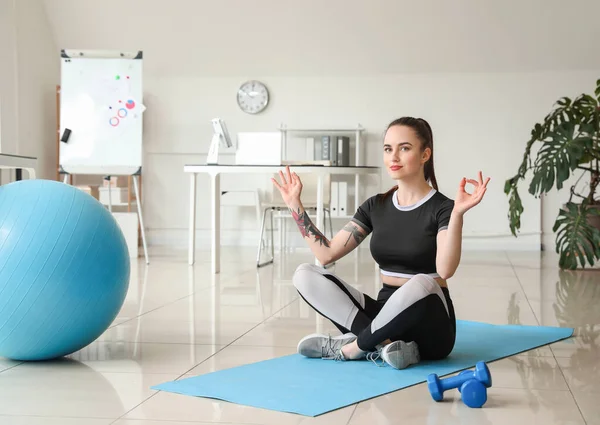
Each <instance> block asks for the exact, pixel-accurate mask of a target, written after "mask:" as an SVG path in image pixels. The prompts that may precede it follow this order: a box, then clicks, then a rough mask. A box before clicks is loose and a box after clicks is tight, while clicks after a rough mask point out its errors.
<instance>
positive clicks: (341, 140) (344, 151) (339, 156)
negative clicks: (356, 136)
mask: <svg viewBox="0 0 600 425" xmlns="http://www.w3.org/2000/svg"><path fill="white" fill-rule="evenodd" d="M335 144H336V148H337V149H336V150H335V151H334V152H336V164H335V165H338V166H340V167H349V166H350V138H349V137H347V136H339V137H338V138H337V139H336V143H335Z"/></svg>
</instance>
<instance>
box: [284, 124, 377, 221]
mask: <svg viewBox="0 0 600 425" xmlns="http://www.w3.org/2000/svg"><path fill="white" fill-rule="evenodd" d="M278 130H279V131H280V132H281V144H282V146H281V152H283V159H288V158H287V142H288V137H289V136H290V135H291V134H296V135H306V136H310V135H323V134H327V135H340V134H346V135H354V140H355V148H354V152H355V159H354V164H351V166H361V165H365V164H363V160H362V153H363V152H362V140H361V139H362V138H361V136H362V133H363V132H364V131H365V128H364V127H363V126H361V125H360V123H359V124H357V125H356V127H347V128H344V127H341V128H339V127H338V128H335V127H333V128H296V127H289V128H288V127H287V126H286V125H285V124H283V123H282V124H281V126H280V127H279V128H278ZM359 187H360V176H359V175H358V174H355V175H354V207H355V208H354V211H356V210H357V209H358V207H359V206H360V201H359V200H360V197H359ZM352 217H353V216H350V215H343V216H332V217H331V218H332V219H334V218H346V219H350V218H352Z"/></svg>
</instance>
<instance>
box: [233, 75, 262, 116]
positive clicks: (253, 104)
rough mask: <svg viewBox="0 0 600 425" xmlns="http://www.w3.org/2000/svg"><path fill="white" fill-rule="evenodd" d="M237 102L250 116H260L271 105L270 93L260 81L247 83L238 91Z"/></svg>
mask: <svg viewBox="0 0 600 425" xmlns="http://www.w3.org/2000/svg"><path fill="white" fill-rule="evenodd" d="M237 102H238V105H239V107H240V109H241V110H242V111H244V112H246V113H248V114H258V113H259V112H261V111H263V110H264V109H265V108H266V107H267V105H268V103H269V91H268V90H267V87H266V86H265V85H264V84H263V83H261V82H260V81H256V80H251V81H247V82H245V83H244V84H242V85H241V86H240V88H239V89H238V93H237Z"/></svg>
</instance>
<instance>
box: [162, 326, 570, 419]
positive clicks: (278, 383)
mask: <svg viewBox="0 0 600 425" xmlns="http://www.w3.org/2000/svg"><path fill="white" fill-rule="evenodd" d="M572 334H573V329H571V328H556V327H543V326H519V325H503V326H499V325H490V324H487V323H478V322H467V321H457V332H456V345H455V347H454V350H453V351H452V353H451V354H450V356H448V357H447V358H446V359H444V360H439V361H431V362H421V363H419V364H417V365H413V366H411V367H409V368H407V369H404V370H396V369H393V368H391V367H389V366H386V367H377V366H375V365H374V364H373V363H372V362H369V361H366V360H365V361H345V362H336V361H334V360H322V359H308V358H306V357H303V356H300V355H298V354H293V355H289V356H283V357H279V358H276V359H272V360H265V361H261V362H258V363H252V364H248V365H244V366H239V367H235V368H231V369H225V370H221V371H218V372H213V373H207V374H205V375H200V376H195V377H192V378H186V379H182V380H179V381H172V382H167V383H164V384H160V385H157V386H154V387H152V389H156V390H161V391H168V392H173V393H178V394H184V395H191V396H198V397H208V398H214V399H219V400H226V401H230V402H233V403H238V404H243V405H247V406H254V407H260V408H263V409H271V410H277V411H281V412H290V413H299V414H302V415H306V416H318V415H321V414H323V413H327V412H330V411H332V410H336V409H339V408H342V407H345V406H348V405H351V404H354V403H358V402H360V401H363V400H367V399H370V398H373V397H377V396H380V395H382V394H386V393H389V392H392V391H396V390H399V389H401V388H406V387H409V386H411V385H415V384H418V383H421V382H425V381H426V380H427V375H429V374H430V373H437V374H438V375H439V376H444V375H448V374H451V373H454V372H457V371H459V370H463V369H467V368H470V367H473V366H475V364H476V363H477V362H478V361H481V360H483V361H486V362H490V361H492V360H498V359H501V358H503V357H508V356H511V355H514V354H517V353H520V352H523V351H527V350H531V349H533V348H536V347H540V346H542V345H546V344H550V343H552V342H555V341H559V340H561V339H564V338H568V337H570V336H571V335H572ZM492 380H493V376H492ZM425 395H426V394H424V396H425Z"/></svg>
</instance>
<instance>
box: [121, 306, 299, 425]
mask: <svg viewBox="0 0 600 425" xmlns="http://www.w3.org/2000/svg"><path fill="white" fill-rule="evenodd" d="M297 300H298V297H296V298H294V299H293V300H292V301H290V302H289V303H287V304H286V305H284V306H283V307H281V308H280V309H279V310H277V311H275V312H273V314H271V315H270V316H269V317H267V318H265V319H264V320H262V321H261V322H260V323H258V324H256V326H254V327H252V328H250V329H249V330H247V331H246V332H244V333H243V334H242V335H240V336H239V337H237V338H236V339H234V340H233V341H231V342H230V343H229V344H227V345H225V346H223V347H221V349H219V350H217V351H215V353H213V354H211V355H210V356H208V357H207V358H205V359H204V360H202V361H201V362H200V363H198V364H197V365H195V366H193V367H191V368H190V369H188V370H187V371H185V372H183V373H182V374H181V375H179V376H178V377H177V378H175V379H174V381H176V380H178V379H180V378H182V377H184V376H185V375H186V374H187V373H189V372H190V371H192V370H193V369H195V368H197V367H198V366H200V365H201V364H203V363H204V362H206V361H207V360H209V359H211V358H212V357H214V356H216V355H217V354H218V353H220V352H221V351H223V350H225V349H226V348H227V347H229V346H231V345H232V344H233V343H234V342H235V341H237V340H239V339H240V338H242V337H243V336H244V335H246V334H248V333H249V332H251V331H253V330H254V329H256V328H257V327H258V326H260V325H262V324H263V323H265V322H266V321H267V320H269V319H270V318H272V317H274V316H275V315H276V314H277V313H279V312H280V311H281V310H283V309H284V308H286V307H288V306H289V305H291V304H292V303H294V302H295V301H297ZM160 392H161V391H160V390H157V391H156V392H155V393H154V394H152V395H150V396H149V397H148V398H146V399H144V400H143V401H141V402H140V403H138V404H137V405H136V406H134V407H133V408H131V409H129V410H128V411H126V412H125V413H123V415H121V416H119V417H118V418H117V419H115V420H114V421H113V422H111V423H110V425H112V424H114V423H115V422H117V421H119V420H121V419H123V418H124V417H125V416H126V415H127V414H129V413H130V412H132V411H133V410H135V409H137V408H138V407H140V406H141V405H142V404H144V403H145V402H147V401H148V400H150V399H151V398H152V397H154V396H155V395H157V394H158V393H160Z"/></svg>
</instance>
